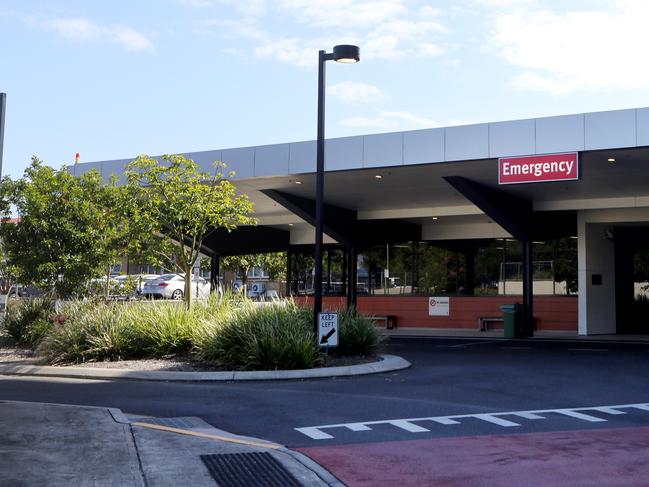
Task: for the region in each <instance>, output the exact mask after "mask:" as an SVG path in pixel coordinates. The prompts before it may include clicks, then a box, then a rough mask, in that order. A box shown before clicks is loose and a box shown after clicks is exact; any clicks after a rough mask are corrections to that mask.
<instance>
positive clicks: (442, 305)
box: [428, 296, 450, 316]
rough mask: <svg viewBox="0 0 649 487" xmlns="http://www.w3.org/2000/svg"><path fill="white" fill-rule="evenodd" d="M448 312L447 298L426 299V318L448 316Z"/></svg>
mask: <svg viewBox="0 0 649 487" xmlns="http://www.w3.org/2000/svg"><path fill="white" fill-rule="evenodd" d="M449 310H450V306H449V298H448V296H436V297H431V298H428V316H448V314H449Z"/></svg>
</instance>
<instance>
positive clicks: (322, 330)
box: [318, 312, 338, 348]
mask: <svg viewBox="0 0 649 487" xmlns="http://www.w3.org/2000/svg"><path fill="white" fill-rule="evenodd" d="M318 345H320V346H321V347H325V348H329V347H337V346H338V314H337V313H327V312H324V313H318Z"/></svg>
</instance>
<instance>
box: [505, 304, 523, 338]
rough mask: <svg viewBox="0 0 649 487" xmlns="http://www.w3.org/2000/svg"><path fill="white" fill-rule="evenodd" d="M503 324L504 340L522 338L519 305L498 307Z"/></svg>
mask: <svg viewBox="0 0 649 487" xmlns="http://www.w3.org/2000/svg"><path fill="white" fill-rule="evenodd" d="M500 311H502V312H503V321H504V323H505V335H504V336H505V338H523V316H522V313H521V305H520V304H518V303H516V304H503V305H502V306H501V307H500Z"/></svg>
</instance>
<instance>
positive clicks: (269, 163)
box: [255, 144, 289, 176]
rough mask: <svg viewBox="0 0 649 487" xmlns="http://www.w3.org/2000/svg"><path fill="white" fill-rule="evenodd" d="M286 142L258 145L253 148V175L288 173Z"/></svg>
mask: <svg viewBox="0 0 649 487" xmlns="http://www.w3.org/2000/svg"><path fill="white" fill-rule="evenodd" d="M288 151H289V148H288V144H274V145H260V146H258V147H257V149H256V150H255V176H279V175H284V174H288Z"/></svg>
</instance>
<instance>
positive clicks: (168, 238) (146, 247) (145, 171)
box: [123, 155, 256, 308]
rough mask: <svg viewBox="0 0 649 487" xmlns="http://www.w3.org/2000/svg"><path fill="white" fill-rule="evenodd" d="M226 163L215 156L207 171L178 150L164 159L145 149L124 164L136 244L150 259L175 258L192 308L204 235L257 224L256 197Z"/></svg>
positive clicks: (127, 211)
mask: <svg viewBox="0 0 649 487" xmlns="http://www.w3.org/2000/svg"><path fill="white" fill-rule="evenodd" d="M224 167H225V165H224V164H222V163H218V162H217V163H215V164H214V172H213V173H208V172H204V171H201V169H200V166H199V165H198V164H197V163H196V162H194V161H192V160H191V159H187V158H185V157H183V156H180V155H165V156H163V157H162V161H158V160H156V159H152V158H150V157H148V156H146V155H142V156H140V157H138V158H137V159H136V160H134V161H133V162H131V163H130V164H129V165H128V166H127V169H126V178H127V185H126V191H127V195H128V197H127V198H126V199H125V200H124V207H123V209H124V212H125V214H127V215H128V217H129V220H130V222H131V229H132V235H133V239H134V244H135V246H136V248H137V250H139V251H140V252H141V253H146V254H147V255H148V257H149V259H148V260H149V261H151V260H153V262H151V263H154V264H160V263H167V264H168V263H175V265H176V267H177V268H179V270H180V271H181V272H182V273H184V277H185V288H184V293H183V296H184V299H185V304H186V306H187V307H188V308H189V307H190V306H191V288H192V287H191V279H192V270H193V268H194V264H195V263H196V259H197V258H198V256H199V253H200V249H201V247H202V245H203V239H204V238H205V237H206V236H207V235H208V234H209V233H211V232H213V231H214V230H216V229H218V228H225V229H227V230H234V229H235V228H236V227H237V226H239V225H252V224H256V221H255V219H254V218H252V217H251V216H250V214H251V213H252V209H253V205H252V202H251V201H250V200H249V199H248V197H247V195H237V194H236V189H235V187H234V185H233V184H232V183H231V182H230V181H229V180H228V179H227V178H226V177H225V176H224V174H223V173H222V172H221V171H222V169H223V168H224ZM231 175H233V173H230V176H231ZM156 260H157V262H156Z"/></svg>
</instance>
